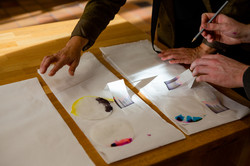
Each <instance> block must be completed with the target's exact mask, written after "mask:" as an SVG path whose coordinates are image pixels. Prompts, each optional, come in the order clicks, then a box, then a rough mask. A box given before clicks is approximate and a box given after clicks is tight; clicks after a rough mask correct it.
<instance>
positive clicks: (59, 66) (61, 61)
mask: <svg viewBox="0 0 250 166" xmlns="http://www.w3.org/2000/svg"><path fill="white" fill-rule="evenodd" d="M64 65H66V62H65V60H60V61H58V62H57V63H56V64H55V65H54V67H53V68H52V69H51V70H50V72H49V76H53V75H55V74H56V72H57V71H58V70H59V69H61V68H62V67H63V66H64Z"/></svg>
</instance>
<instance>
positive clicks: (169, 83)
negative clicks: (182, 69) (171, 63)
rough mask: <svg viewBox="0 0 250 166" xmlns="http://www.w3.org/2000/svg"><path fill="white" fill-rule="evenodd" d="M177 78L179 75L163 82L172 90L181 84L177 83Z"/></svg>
mask: <svg viewBox="0 0 250 166" xmlns="http://www.w3.org/2000/svg"><path fill="white" fill-rule="evenodd" d="M178 79H179V77H178V76H177V77H174V78H173V79H171V80H169V81H165V82H164V83H165V84H166V86H167V88H168V90H173V89H175V88H177V87H179V86H180V85H181V84H179V83H177V80H178Z"/></svg>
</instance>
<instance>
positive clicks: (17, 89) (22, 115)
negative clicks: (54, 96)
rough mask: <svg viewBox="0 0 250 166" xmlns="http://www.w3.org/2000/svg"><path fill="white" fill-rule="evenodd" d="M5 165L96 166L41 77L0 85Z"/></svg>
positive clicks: (0, 156) (1, 160) (0, 160)
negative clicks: (42, 82)
mask: <svg viewBox="0 0 250 166" xmlns="http://www.w3.org/2000/svg"><path fill="white" fill-rule="evenodd" d="M0 165H1V166H17V165H20V166H49V165H51V166H57V165H60V166H69V165H74V166H82V165H86V166H94V165H95V164H94V163H93V162H92V161H91V160H90V158H89V157H88V155H87V154H86V152H85V151H84V149H83V148H82V146H81V145H80V144H79V143H78V141H77V139H76V138H75V137H74V135H73V134H72V132H71V131H70V129H69V127H68V126H67V125H66V123H65V122H64V121H63V119H62V117H61V116H60V114H59V113H58V112H57V110H56V109H55V108H54V107H53V105H52V104H51V102H50V101H49V99H48V97H47V96H46V94H45V93H44V91H43V89H42V87H41V86H40V83H39V81H38V79H37V78H32V79H29V80H24V81H20V82H15V83H12V84H7V85H3V86H0Z"/></svg>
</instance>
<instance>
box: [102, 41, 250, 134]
mask: <svg viewBox="0 0 250 166" xmlns="http://www.w3.org/2000/svg"><path fill="white" fill-rule="evenodd" d="M149 48H150V49H151V51H150V50H149ZM100 49H101V51H102V52H103V54H104V57H105V58H106V59H107V60H108V61H109V62H110V63H111V65H112V66H113V67H115V68H116V69H117V70H118V71H119V72H120V73H121V74H122V75H123V76H124V77H125V78H128V80H129V81H130V82H131V83H132V84H134V85H135V86H136V87H137V88H138V89H139V90H140V92H141V93H142V94H144V95H145V96H146V97H147V98H148V99H150V100H151V101H152V102H153V103H154V104H155V105H156V106H157V107H158V108H159V109H160V110H161V111H162V112H163V113H164V114H165V115H166V116H168V117H169V118H170V119H171V120H172V121H173V122H174V123H175V124H176V125H178V126H179V127H180V128H181V129H182V130H183V131H184V132H185V133H186V134H188V135H189V134H194V133H197V132H200V131H203V130H206V129H209V128H212V127H216V126H219V125H222V124H225V123H228V122H231V121H235V120H237V119H240V118H242V117H244V116H246V115H247V114H249V113H250V111H249V108H247V107H245V106H243V105H241V104H239V103H237V102H235V101H233V100H231V99H230V98H228V97H226V96H225V95H223V94H221V93H220V92H218V91H217V90H216V89H214V88H213V87H211V86H209V85H208V84H206V83H200V84H197V83H196V84H197V85H196V86H193V87H192V84H193V83H194V78H192V74H191V72H190V71H188V70H187V71H186V72H187V73H186V72H184V75H185V74H187V76H188V77H184V78H185V79H183V80H179V83H178V81H177V80H178V78H179V77H176V76H178V75H180V74H181V73H182V72H183V71H184V70H185V69H184V68H183V67H181V66H180V65H171V64H169V63H166V62H163V61H161V60H160V58H159V57H157V55H156V53H152V48H151V43H150V42H149V41H145V40H144V41H138V42H133V43H126V44H120V45H115V46H110V47H103V48H100ZM134 60H135V61H134ZM156 66H160V67H159V68H157V70H155V67H156ZM147 76H148V77H147ZM173 78H174V79H173ZM189 78H190V79H189ZM191 78H192V79H191ZM171 79H172V80H171ZM138 80H139V81H138ZM166 80H171V81H170V82H168V84H169V89H171V90H169V89H168V87H166V84H165V83H164V82H166ZM181 84H182V85H181ZM180 85H181V86H180ZM190 87H192V89H190ZM201 92H202V93H201ZM210 93H212V94H214V96H216V100H218V102H217V103H221V105H223V106H224V107H226V108H229V110H225V111H223V112H220V113H217V114H216V113H215V112H213V111H211V110H210V109H209V107H207V106H206V104H205V103H204V101H208V100H204V98H205V99H206V98H209V96H211V95H208V94H210ZM197 94H202V95H197ZM209 101H210V100H209ZM213 107H218V104H217V105H215V106H214V105H213ZM216 110H217V109H216ZM223 110H224V108H223ZM181 114H183V115H184V114H185V118H187V117H188V118H190V117H191V118H193V119H197V118H198V119H199V118H202V120H199V121H197V122H192V123H183V121H178V120H176V118H177V119H178V116H180V117H181ZM183 115H182V116H183ZM196 115H199V116H201V117H196ZM203 115H205V116H203ZM184 121H185V119H184Z"/></svg>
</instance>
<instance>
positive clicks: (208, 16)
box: [201, 13, 215, 25]
mask: <svg viewBox="0 0 250 166" xmlns="http://www.w3.org/2000/svg"><path fill="white" fill-rule="evenodd" d="M214 15H215V13H203V14H202V15H201V24H202V25H203V24H206V23H207V22H208V21H209V20H210V19H211V18H212V17H213V16H214Z"/></svg>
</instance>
